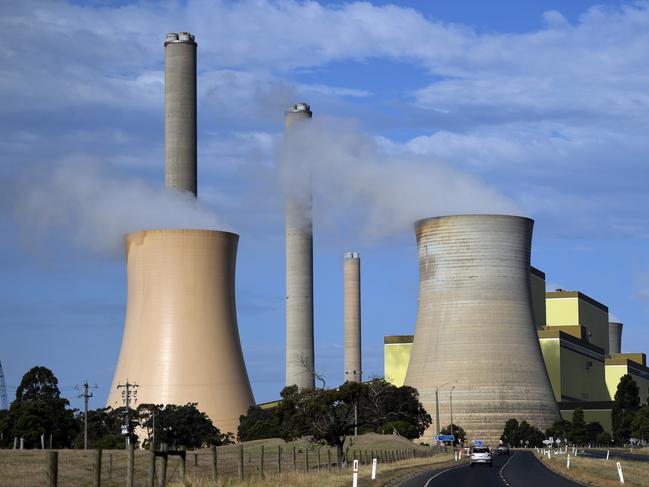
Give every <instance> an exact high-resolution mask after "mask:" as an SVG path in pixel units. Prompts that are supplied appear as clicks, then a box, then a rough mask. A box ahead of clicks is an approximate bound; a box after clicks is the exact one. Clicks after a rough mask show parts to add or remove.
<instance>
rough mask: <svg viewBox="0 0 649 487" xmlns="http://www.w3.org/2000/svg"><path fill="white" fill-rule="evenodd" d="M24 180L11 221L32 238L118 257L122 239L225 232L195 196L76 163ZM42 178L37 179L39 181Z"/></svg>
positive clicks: (84, 160) (81, 160)
mask: <svg viewBox="0 0 649 487" xmlns="http://www.w3.org/2000/svg"><path fill="white" fill-rule="evenodd" d="M40 169H41V171H38V172H35V171H34V173H33V174H32V173H30V174H28V175H24V179H29V182H28V184H18V186H19V190H18V191H15V196H14V205H13V209H14V217H15V218H16V220H17V221H19V222H21V224H23V225H26V228H27V230H28V231H29V232H31V233H34V234H35V235H36V236H40V237H44V236H47V235H57V236H64V237H65V238H69V239H70V240H72V241H73V242H74V243H76V244H78V245H80V246H82V247H84V248H87V249H90V250H92V251H94V252H97V253H100V254H104V255H121V253H122V249H123V244H122V242H123V237H124V234H126V233H128V232H132V231H137V230H149V229H159V228H195V229H212V230H214V229H218V230H224V229H225V228H224V225H223V222H221V221H220V220H219V219H218V218H217V217H216V216H215V215H214V214H213V213H211V212H210V211H209V210H207V209H206V208H205V207H204V206H202V205H201V203H200V202H199V201H198V200H196V199H195V198H194V197H193V195H189V194H181V193H178V192H176V191H168V190H165V189H164V188H163V187H160V188H156V187H153V186H151V185H149V184H146V183H145V182H143V181H140V180H136V179H129V178H126V177H123V176H120V175H118V174H116V173H115V172H113V171H111V170H109V169H108V168H107V167H106V166H105V165H104V164H102V163H101V162H100V161H98V160H96V159H93V158H91V157H80V156H77V157H74V158H71V159H68V160H66V161H60V162H57V163H55V164H52V165H51V166H48V167H47V168H40ZM39 174H40V175H39Z"/></svg>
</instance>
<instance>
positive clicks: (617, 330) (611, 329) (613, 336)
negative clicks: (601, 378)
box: [608, 321, 624, 353]
mask: <svg viewBox="0 0 649 487" xmlns="http://www.w3.org/2000/svg"><path fill="white" fill-rule="evenodd" d="M623 326H624V325H623V324H622V323H617V322H615V321H611V322H609V324H608V349H609V350H608V353H622V328H623Z"/></svg>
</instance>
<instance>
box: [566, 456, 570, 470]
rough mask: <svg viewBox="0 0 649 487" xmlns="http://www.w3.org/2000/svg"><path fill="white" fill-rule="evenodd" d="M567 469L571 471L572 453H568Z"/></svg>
mask: <svg viewBox="0 0 649 487" xmlns="http://www.w3.org/2000/svg"><path fill="white" fill-rule="evenodd" d="M566 468H567V469H568V470H570V453H568V456H567V459H566Z"/></svg>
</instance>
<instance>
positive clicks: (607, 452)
mask: <svg viewBox="0 0 649 487" xmlns="http://www.w3.org/2000/svg"><path fill="white" fill-rule="evenodd" d="M609 453H611V450H606V459H607V460H608V455H609Z"/></svg>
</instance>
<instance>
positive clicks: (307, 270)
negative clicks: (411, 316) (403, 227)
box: [284, 103, 315, 388]
mask: <svg viewBox="0 0 649 487" xmlns="http://www.w3.org/2000/svg"><path fill="white" fill-rule="evenodd" d="M311 116H312V113H311V109H310V107H309V105H307V104H306V103H296V104H295V105H292V106H291V107H290V108H289V109H288V110H287V111H286V114H285V119H284V123H285V130H286V136H287V137H289V136H290V135H291V128H292V127H293V126H294V125H295V124H297V123H302V122H304V121H306V120H309V119H310V118H311ZM307 167H308V165H307ZM303 179H304V180H303V181H299V184H300V185H302V186H303V187H302V188H300V190H298V191H296V192H295V193H293V194H292V195H291V196H287V198H286V227H285V237H286V385H287V386H291V385H297V386H299V387H300V388H305V387H306V388H313V387H314V372H315V371H314V367H315V359H314V351H313V223H312V216H311V188H310V177H308V176H307V177H304V178H303Z"/></svg>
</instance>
